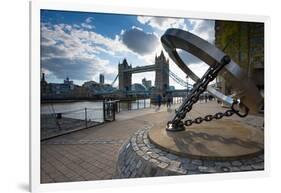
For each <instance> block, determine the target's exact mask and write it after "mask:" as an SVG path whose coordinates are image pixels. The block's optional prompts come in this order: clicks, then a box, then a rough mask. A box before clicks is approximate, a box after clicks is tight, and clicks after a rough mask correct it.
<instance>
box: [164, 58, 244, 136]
mask: <svg viewBox="0 0 281 193" xmlns="http://www.w3.org/2000/svg"><path fill="white" fill-rule="evenodd" d="M230 61H231V59H230V57H229V56H228V55H225V56H224V57H223V58H222V60H221V62H218V63H216V64H214V65H213V66H211V67H210V68H209V69H208V70H207V71H206V73H205V74H204V75H203V77H202V78H201V79H199V80H198V81H197V82H196V83H195V84H194V85H193V89H192V90H191V94H190V95H188V97H187V98H186V99H185V101H184V102H183V104H182V105H181V106H180V107H179V109H178V110H177V111H176V115H175V116H174V118H173V120H171V121H169V122H168V123H167V129H168V130H172V131H177V130H183V129H184V125H185V126H190V125H192V124H193V123H195V124H200V123H202V122H203V121H206V122H209V121H212V120H213V119H221V118H223V117H224V116H225V117H230V116H232V115H233V114H234V113H235V114H237V115H238V116H240V117H244V116H247V114H248V111H249V109H248V108H247V107H246V106H244V108H245V113H244V114H241V113H240V112H239V110H236V109H235V108H234V107H235V105H236V104H237V101H234V103H233V104H232V106H231V110H227V111H225V112H224V113H222V112H218V113H216V114H214V115H206V116H205V117H204V118H203V117H197V118H196V119H194V120H191V119H188V120H185V121H184V122H183V119H184V118H185V117H186V114H187V113H188V112H189V111H191V109H192V106H193V104H195V103H196V102H197V101H198V100H199V97H200V95H201V94H202V93H203V92H204V91H205V90H206V89H207V86H208V84H209V83H210V82H211V81H213V80H214V79H215V78H216V77H217V75H218V73H219V72H220V70H221V69H222V68H223V67H224V66H225V65H226V64H228V63H230Z"/></svg>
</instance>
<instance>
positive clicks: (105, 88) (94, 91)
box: [82, 80, 116, 96]
mask: <svg viewBox="0 0 281 193" xmlns="http://www.w3.org/2000/svg"><path fill="white" fill-rule="evenodd" d="M82 87H84V88H86V89H87V90H88V92H89V95H90V96H94V95H98V94H105V93H110V92H112V91H114V90H116V88H113V87H112V86H111V85H110V84H100V83H97V82H95V81H93V80H91V81H87V82H84V84H83V85H82Z"/></svg>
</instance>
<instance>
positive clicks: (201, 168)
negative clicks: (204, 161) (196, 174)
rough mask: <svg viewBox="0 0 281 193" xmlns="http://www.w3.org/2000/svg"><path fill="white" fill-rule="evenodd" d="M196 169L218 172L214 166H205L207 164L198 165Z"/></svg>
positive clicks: (203, 171)
mask: <svg viewBox="0 0 281 193" xmlns="http://www.w3.org/2000/svg"><path fill="white" fill-rule="evenodd" d="M198 170H199V171H200V172H201V173H216V172H218V171H217V170H216V168H214V167H207V166H198Z"/></svg>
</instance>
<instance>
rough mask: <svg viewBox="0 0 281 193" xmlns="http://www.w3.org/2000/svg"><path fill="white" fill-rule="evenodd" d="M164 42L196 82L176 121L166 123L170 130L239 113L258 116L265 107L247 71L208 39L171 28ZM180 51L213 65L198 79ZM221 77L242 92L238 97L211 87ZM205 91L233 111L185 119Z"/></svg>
mask: <svg viewBox="0 0 281 193" xmlns="http://www.w3.org/2000/svg"><path fill="white" fill-rule="evenodd" d="M161 42H162V45H163V47H164V49H165V50H166V52H168V54H169V57H170V58H171V59H172V60H173V61H174V62H175V63H176V64H177V65H178V66H179V68H180V69H181V70H182V71H183V72H185V74H186V75H187V76H188V77H190V78H191V79H192V80H193V81H194V82H195V84H194V85H193V89H192V90H191V93H190V94H189V95H188V96H187V98H186V99H185V100H184V101H183V103H182V104H181V106H180V107H179V108H178V110H177V111H176V113H175V115H174V117H173V119H172V120H171V121H169V122H168V123H167V127H166V130H167V131H182V130H185V128H186V127H188V126H191V125H192V124H200V123H202V122H203V121H207V122H208V121H212V120H213V119H221V118H223V117H224V116H226V117H228V116H232V115H233V114H236V115H238V116H239V117H245V116H247V115H248V113H249V112H251V113H256V112H258V111H259V110H260V109H261V107H262V105H263V97H262V96H261V94H260V92H259V90H258V88H257V87H256V85H255V83H254V82H253V81H252V80H251V79H249V78H248V76H247V74H246V72H245V71H244V70H243V69H241V68H240V67H239V65H238V64H236V63H235V62H234V61H233V60H231V58H230V57H229V56H228V55H227V54H226V53H224V52H223V51H221V50H220V49H218V48H217V47H215V46H214V45H212V44H210V43H209V42H207V41H206V40H204V39H202V38H200V37H198V36H196V35H194V34H192V33H190V32H187V31H184V30H181V29H174V28H170V29H168V30H167V31H166V32H165V33H164V35H163V36H162V37H161ZM177 49H181V50H184V51H186V52H189V53H190V54H192V55H194V56H196V57H197V58H199V59H200V60H202V61H203V62H205V63H206V64H208V65H209V66H210V67H209V69H208V70H207V71H206V73H205V74H204V75H203V76H202V77H201V78H199V77H198V76H197V75H196V74H195V73H194V72H193V71H192V70H191V69H190V68H189V67H188V66H187V65H186V64H185V63H184V62H183V60H182V59H181V57H180V56H179V54H178V52H177ZM218 74H220V75H222V76H223V77H226V76H227V81H229V83H230V84H231V85H232V86H233V88H234V89H236V90H237V91H238V93H239V95H238V96H236V98H234V97H231V96H226V95H224V94H223V93H221V92H220V91H218V90H216V89H215V88H214V87H212V86H209V85H208V84H209V83H210V82H211V81H213V80H214V79H215V78H216V77H217V75H218ZM204 91H207V92H209V93H210V94H211V95H213V96H214V97H216V98H217V99H219V100H221V101H223V102H224V103H226V104H228V105H230V106H231V109H229V110H227V111H225V112H224V113H222V112H218V113H216V114H214V115H207V116H205V117H197V118H196V119H194V120H191V119H187V120H184V119H185V117H186V114H187V113H188V112H189V111H191V109H192V106H193V104H194V103H196V102H197V101H198V99H199V96H200V94H202V93H203V92H204Z"/></svg>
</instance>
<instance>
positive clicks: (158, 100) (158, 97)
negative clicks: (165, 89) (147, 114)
mask: <svg viewBox="0 0 281 193" xmlns="http://www.w3.org/2000/svg"><path fill="white" fill-rule="evenodd" d="M157 104H158V109H160V107H161V104H162V96H161V95H160V94H158V95H157Z"/></svg>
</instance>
